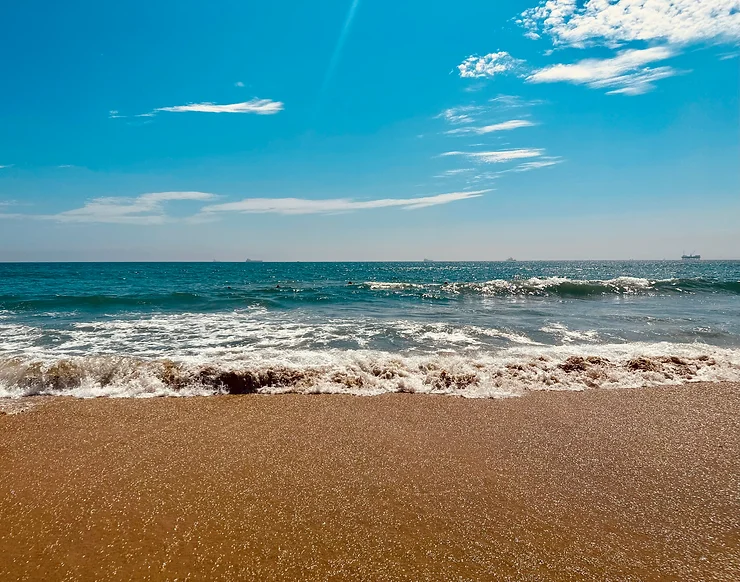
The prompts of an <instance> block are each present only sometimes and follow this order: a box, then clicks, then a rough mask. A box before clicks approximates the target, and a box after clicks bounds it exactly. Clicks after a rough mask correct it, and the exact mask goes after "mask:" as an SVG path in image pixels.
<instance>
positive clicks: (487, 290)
mask: <svg viewBox="0 0 740 582" xmlns="http://www.w3.org/2000/svg"><path fill="white" fill-rule="evenodd" d="M378 293H381V294H383V295H384V296H385V297H388V298H393V297H401V298H402V297H410V298H420V299H432V300H434V299H440V300H450V299H455V298H459V297H464V296H491V297H493V296H499V297H507V296H510V297H526V296H531V297H558V298H575V299H577V298H584V299H585V298H590V297H599V296H609V295H617V296H629V295H635V296H665V295H674V294H706V293H710V294H731V295H738V294H740V281H717V280H711V279H703V278H695V279H662V280H651V279H644V278H640V277H617V278H614V279H604V280H600V279H590V280H580V279H569V278H566V277H543V278H540V277H532V278H529V279H493V280H490V281H485V282H449V281H446V282H441V283H420V282H413V281H406V282H404V281H366V282H364V283H360V284H350V283H349V282H347V283H342V282H334V283H325V284H324V285H323V286H321V285H317V286H315V287H293V286H290V285H282V286H281V285H275V286H274V287H273V286H260V287H249V288H240V287H238V286H236V287H232V286H226V287H224V288H218V289H208V290H204V291H203V292H192V291H180V292H169V293H142V294H130V295H123V294H122V295H105V294H89V295H87V294H81V295H38V296H29V295H0V310H8V311H16V312H44V311H50V312H53V311H57V310H58V311H70V310H72V311H78V310H79V311H88V310H89V311H112V310H113V311H115V310H124V311H126V310H129V311H141V310H165V311H167V310H194V311H210V310H221V309H239V308H245V307H268V308H269V307H272V308H275V307H277V308H279V307H283V306H285V307H287V306H291V305H301V304H326V303H333V302H336V303H343V302H346V301H348V300H350V301H351V300H354V299H359V300H362V299H363V296H364V295H365V296H369V297H372V296H377V294H378Z"/></svg>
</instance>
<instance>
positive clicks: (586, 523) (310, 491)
mask: <svg viewBox="0 0 740 582" xmlns="http://www.w3.org/2000/svg"><path fill="white" fill-rule="evenodd" d="M17 402H18V401H16V406H17ZM23 402H24V403H25V402H31V403H32V404H33V405H32V406H31V407H30V408H29V409H27V410H25V411H21V412H18V413H15V414H0V466H1V467H2V470H1V471H0V579H1V580H239V579H242V580H243V579H259V580H274V579H280V580H345V579H350V580H672V579H675V580H683V581H688V580H737V579H740V498H739V495H740V493H739V492H740V414H739V413H740V385H736V384H689V385H686V386H678V387H665V388H646V389H634V390H592V391H585V392H565V393H564V392H561V393H555V392H538V393H529V394H527V395H526V396H524V397H522V398H512V399H502V400H465V399H461V398H451V397H434V396H419V395H407V394H390V395H385V396H380V397H352V396H337V395H331V396H327V395H312V396H305V395H281V396H242V397H240V396H223V397H203V398H182V399H176V398H169V399H165V398H159V399H149V400H146V399H120V400H119V399H95V400H80V399H71V398H43V399H34V398H30V399H25V400H24V401H23ZM3 407H4V408H3V409H4V410H6V411H8V412H13V410H11V409H12V405H9V404H8V402H5V403H4V404H3Z"/></svg>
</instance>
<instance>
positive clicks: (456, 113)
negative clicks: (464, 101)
mask: <svg viewBox="0 0 740 582" xmlns="http://www.w3.org/2000/svg"><path fill="white" fill-rule="evenodd" d="M484 109H485V107H481V106H480V105H462V106H460V107H450V108H449V109H445V110H444V111H443V112H442V113H440V114H439V115H438V116H437V117H441V118H442V119H444V120H445V121H447V123H472V122H473V121H475V119H476V115H477V114H479V113H481V112H482V111H483V110H484Z"/></svg>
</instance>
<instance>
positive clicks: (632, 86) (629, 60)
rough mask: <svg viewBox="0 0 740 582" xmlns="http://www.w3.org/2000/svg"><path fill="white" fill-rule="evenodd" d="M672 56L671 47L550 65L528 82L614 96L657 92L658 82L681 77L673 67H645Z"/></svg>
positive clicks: (533, 74) (534, 73)
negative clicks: (571, 86) (570, 85)
mask: <svg viewBox="0 0 740 582" xmlns="http://www.w3.org/2000/svg"><path fill="white" fill-rule="evenodd" d="M673 56H675V53H674V51H673V50H672V49H670V48H668V47H652V48H648V49H642V50H639V49H631V50H625V51H621V52H619V53H617V55H616V56H615V57H612V58H609V59H584V60H582V61H579V62H577V63H573V64H557V65H551V66H549V67H545V68H543V69H539V70H537V71H534V72H533V73H532V74H531V75H529V76H528V77H527V81H528V82H530V83H559V82H565V83H574V84H576V85H587V86H588V87H591V88H594V89H604V88H606V89H611V90H610V91H609V93H611V94H614V93H621V94H625V95H640V94H642V93H646V92H648V91H650V90H652V89H654V85H653V83H654V82H655V81H658V80H660V79H665V78H667V77H672V76H673V75H676V74H678V71H676V70H675V69H673V68H671V67H658V68H650V67H647V66H646V65H647V64H649V63H652V62H655V61H662V60H665V59H669V58H671V57H673Z"/></svg>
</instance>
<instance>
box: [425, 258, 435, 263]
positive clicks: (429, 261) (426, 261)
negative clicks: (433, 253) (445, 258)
mask: <svg viewBox="0 0 740 582" xmlns="http://www.w3.org/2000/svg"><path fill="white" fill-rule="evenodd" d="M424 262H425V263H433V262H434V261H433V260H432V259H424Z"/></svg>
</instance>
